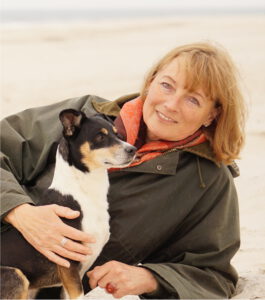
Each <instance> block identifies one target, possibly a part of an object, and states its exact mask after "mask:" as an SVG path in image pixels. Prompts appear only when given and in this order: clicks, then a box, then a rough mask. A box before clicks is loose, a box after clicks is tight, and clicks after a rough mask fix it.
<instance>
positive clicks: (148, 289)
mask: <svg viewBox="0 0 265 300" xmlns="http://www.w3.org/2000/svg"><path fill="white" fill-rule="evenodd" d="M141 269H142V271H143V272H144V273H145V278H146V283H145V291H144V293H145V294H150V293H154V292H155V291H156V290H157V289H158V282H157V280H156V278H155V277H154V275H153V274H152V272H151V271H149V270H147V269H146V268H144V267H141Z"/></svg>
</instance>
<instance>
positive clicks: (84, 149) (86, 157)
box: [80, 142, 127, 170]
mask: <svg viewBox="0 0 265 300" xmlns="http://www.w3.org/2000/svg"><path fill="white" fill-rule="evenodd" d="M80 153H81V154H82V159H81V162H82V163H83V164H84V165H85V166H86V167H87V168H88V169H89V170H93V169H97V168H100V167H103V166H104V165H105V164H104V162H106V161H108V162H111V163H112V164H113V165H115V164H116V165H119V164H123V163H124V161H126V160H127V157H126V154H125V156H123V155H124V152H123V148H122V147H121V145H113V146H111V147H107V148H100V149H94V150H91V147H90V144H89V142H85V143H84V144H83V145H82V146H81V147H80Z"/></svg>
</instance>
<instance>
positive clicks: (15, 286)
mask: <svg viewBox="0 0 265 300" xmlns="http://www.w3.org/2000/svg"><path fill="white" fill-rule="evenodd" d="M0 286H1V299H28V288H29V281H28V279H27V277H26V276H25V275H24V274H23V273H22V272H21V271H20V270H19V269H16V268H11V267H4V266H1V282H0Z"/></svg>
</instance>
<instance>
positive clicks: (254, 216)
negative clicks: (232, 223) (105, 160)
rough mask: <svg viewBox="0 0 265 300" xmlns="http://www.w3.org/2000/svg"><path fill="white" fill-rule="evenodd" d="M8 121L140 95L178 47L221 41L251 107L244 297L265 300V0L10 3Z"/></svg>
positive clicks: (4, 51)
mask: <svg viewBox="0 0 265 300" xmlns="http://www.w3.org/2000/svg"><path fill="white" fill-rule="evenodd" d="M0 8H1V19H0V31H1V59H0V61H1V113H0V115H1V117H2V118H3V117H5V116H8V115H10V114H13V113H16V112H18V111H20V110H24V109H27V108H30V107H33V106H40V105H47V104H51V103H54V102H58V101H61V100H64V99H67V98H71V97H77V96H82V95H85V94H96V95H99V96H102V97H105V98H107V99H109V100H113V99H115V98H117V97H119V96H121V95H124V94H127V93H133V92H137V91H139V89H140V87H141V84H142V80H143V78H144V76H145V74H146V72H147V71H148V69H149V68H150V67H151V66H152V65H153V64H154V63H155V62H156V61H157V60H158V59H159V58H160V57H161V56H162V55H164V54H165V53H166V52H167V51H169V50H171V49H172V48H173V47H175V46H177V45H181V44H184V43H190V42H198V41H213V42H216V43H219V44H221V45H222V46H224V47H225V48H226V49H227V50H228V51H229V53H230V54H231V56H232V58H233V59H234V61H235V63H236V64H237V66H238V69H239V72H240V76H241V84H242V89H243V92H244V95H245V99H246V102H247V104H248V109H249V116H248V121H247V143H246V146H245V148H244V151H243V152H242V160H240V161H238V164H239V166H240V169H241V176H240V177H239V178H238V179H236V185H237V187H238V193H239V199H240V212H241V233H242V246H241V250H240V251H239V253H238V255H237V256H236V257H235V259H234V264H235V265H236V267H237V269H238V271H239V273H240V277H241V280H240V284H239V295H238V296H237V297H238V298H251V297H256V298H261V297H262V298H265V287H264V282H265V239H264V236H265V221H264V211H265V196H264V192H265V180H264V178H265V160H264V158H263V154H264V150H265V101H264V95H265V72H264V70H265V1H264V0H244V1H242V0H222V1H215V0H208V1H207V0H205V1H203V0H185V1H182V0H181V1H180V0H133V1H130V0H96V1H90V0H45V1H41V0H28V1H26V0H25V1H21V0H2V1H1V7H0Z"/></svg>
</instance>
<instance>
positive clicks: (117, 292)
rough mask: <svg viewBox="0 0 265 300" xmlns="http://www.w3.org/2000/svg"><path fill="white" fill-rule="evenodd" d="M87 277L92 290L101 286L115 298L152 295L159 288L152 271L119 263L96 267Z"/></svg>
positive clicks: (110, 262)
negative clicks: (144, 294)
mask: <svg viewBox="0 0 265 300" xmlns="http://www.w3.org/2000/svg"><path fill="white" fill-rule="evenodd" d="M87 275H88V276H89V284H90V287H91V288H92V289H94V288H95V287H96V286H100V287H101V288H105V289H106V290H107V292H109V293H112V295H113V296H114V297H115V298H121V297H123V296H126V295H140V294H143V293H151V292H154V291H155V290H156V289H157V288H158V283H157V281H156V279H155V278H154V276H153V274H152V273H151V272H150V271H148V270H147V269H145V268H142V267H135V266H130V265H126V264H124V263H121V262H118V261H109V262H107V263H105V264H104V265H102V266H98V267H95V268H94V269H93V270H91V271H89V272H87Z"/></svg>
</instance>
